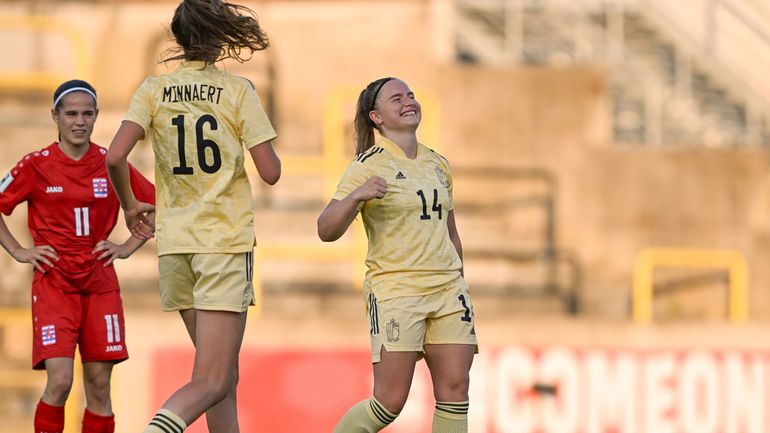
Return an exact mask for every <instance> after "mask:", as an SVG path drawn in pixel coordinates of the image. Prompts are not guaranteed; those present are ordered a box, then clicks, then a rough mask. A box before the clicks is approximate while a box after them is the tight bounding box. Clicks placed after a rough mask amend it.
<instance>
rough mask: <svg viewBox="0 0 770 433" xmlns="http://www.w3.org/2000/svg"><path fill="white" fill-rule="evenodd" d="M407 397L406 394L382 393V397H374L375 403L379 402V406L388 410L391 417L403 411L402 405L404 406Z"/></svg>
mask: <svg viewBox="0 0 770 433" xmlns="http://www.w3.org/2000/svg"><path fill="white" fill-rule="evenodd" d="M408 396H409V394H408V393H398V392H389V393H384V395H377V396H375V397H376V398H377V401H379V402H380V404H381V405H382V406H384V407H385V409H387V410H388V412H390V413H392V414H393V415H398V414H400V413H401V411H402V410H403V409H404V405H405V404H406V399H407V397H408Z"/></svg>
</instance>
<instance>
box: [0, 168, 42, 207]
mask: <svg viewBox="0 0 770 433" xmlns="http://www.w3.org/2000/svg"><path fill="white" fill-rule="evenodd" d="M27 161H28V159H27ZM29 167H30V164H29V162H28V163H27V164H25V163H24V160H22V161H20V162H19V163H17V164H16V165H15V166H14V167H13V168H12V169H11V171H9V172H8V174H6V175H5V177H3V179H2V180H0V212H2V213H3V214H5V215H10V214H11V212H13V210H14V209H15V208H16V206H17V205H18V204H19V203H21V202H23V201H26V200H27V199H28V198H29V196H30V195H31V194H32V186H33V185H34V181H33V180H32V179H30V177H31V175H30V173H31V172H30V170H29Z"/></svg>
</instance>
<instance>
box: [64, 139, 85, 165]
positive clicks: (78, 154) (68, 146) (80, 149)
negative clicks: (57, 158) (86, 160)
mask: <svg viewBox="0 0 770 433" xmlns="http://www.w3.org/2000/svg"><path fill="white" fill-rule="evenodd" d="M57 144H58V146H59V149H61V151H62V152H63V153H64V154H65V155H67V156H69V157H70V158H72V159H74V160H75V161H78V160H79V159H80V158H82V157H83V155H85V154H86V153H87V152H88V148H89V147H90V146H91V144H90V143H89V142H85V143H84V144H78V145H75V144H72V143H68V142H66V141H59V143H57Z"/></svg>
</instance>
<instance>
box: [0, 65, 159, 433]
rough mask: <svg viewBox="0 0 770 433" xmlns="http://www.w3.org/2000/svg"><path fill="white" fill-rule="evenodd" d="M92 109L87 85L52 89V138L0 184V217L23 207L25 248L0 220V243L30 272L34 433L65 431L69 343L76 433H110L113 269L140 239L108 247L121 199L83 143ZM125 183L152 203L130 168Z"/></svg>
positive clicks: (120, 342) (122, 355)
mask: <svg viewBox="0 0 770 433" xmlns="http://www.w3.org/2000/svg"><path fill="white" fill-rule="evenodd" d="M98 112H99V110H98V109H97V104H96V91H95V90H94V88H93V87H92V86H91V85H90V84H88V83H86V82H85V81H81V80H72V81H67V82H65V83H63V84H62V85H61V86H59V88H58V89H56V91H55V92H54V105H53V109H52V110H51V115H52V117H53V121H54V123H56V125H57V127H58V130H59V140H58V141H56V142H54V143H52V144H51V145H50V146H48V147H46V148H44V149H42V150H39V151H35V152H32V153H30V154H28V155H26V156H24V157H23V158H22V159H21V161H19V163H18V164H16V166H15V167H13V169H11V171H10V172H9V173H8V174H7V175H6V176H5V177H4V178H3V179H2V180H0V212H1V213H3V214H5V215H10V214H11V212H12V211H13V209H14V208H15V207H16V205H18V204H19V203H21V202H24V201H26V202H27V205H28V226H29V231H30V234H31V235H32V240H33V243H34V245H33V246H32V247H30V248H25V247H23V246H21V245H20V244H19V242H18V241H17V240H16V238H15V237H14V236H13V234H11V232H10V231H9V230H8V226H7V225H6V224H5V221H4V220H3V218H2V216H0V244H2V246H3V248H5V249H6V250H7V251H8V253H9V254H11V256H13V258H14V259H15V260H16V261H18V262H20V263H29V264H31V265H32V266H33V267H34V275H33V279H32V317H33V319H32V322H33V323H32V325H33V331H34V332H33V346H32V347H33V349H32V366H33V368H34V369H45V370H46V372H47V382H46V386H45V390H44V391H43V395H42V397H41V398H40V401H39V403H38V406H37V409H36V411H35V432H36V433H42V432H45V433H58V432H61V431H62V430H63V428H64V403H65V402H66V400H67V396H68V395H69V392H70V389H71V387H72V374H73V366H74V365H73V363H74V356H75V346H79V349H80V356H81V359H82V361H83V382H84V388H85V392H86V409H85V411H84V414H83V430H82V431H83V433H112V432H113V431H114V429H115V422H114V415H113V413H112V405H111V400H110V376H111V374H112V367H113V365H114V364H116V363H118V362H120V361H123V360H125V359H127V358H128V352H127V349H126V340H125V328H124V322H123V305H122V301H121V298H120V287H119V286H118V279H117V275H116V274H115V268H114V267H113V265H112V263H113V261H114V260H115V259H119V258H121V259H124V258H126V257H128V256H130V255H131V254H132V253H133V252H134V251H136V249H137V248H139V247H140V246H141V245H142V244H143V243H144V241H143V240H140V239H138V238H135V237H131V238H129V239H128V240H127V241H126V242H125V243H123V244H121V245H117V244H114V243H112V242H110V241H109V240H108V239H107V237H108V236H109V235H110V232H112V229H113V228H114V227H115V223H116V221H117V217H118V211H119V209H120V203H119V202H118V199H117V196H116V195H115V192H114V191H113V189H112V185H110V183H109V177H108V176H107V168H106V164H105V155H106V153H107V151H106V149H104V148H102V147H100V146H98V145H96V144H94V143H92V142H91V141H90V137H91V132H92V131H93V127H94V122H96V117H97V115H98ZM131 187H132V189H133V191H134V192H135V193H136V194H137V196H141V197H143V198H142V199H141V200H142V201H145V202H150V203H154V201H155V187H154V186H153V185H152V184H151V183H150V182H149V181H148V180H147V179H145V178H144V177H143V176H142V175H141V174H140V173H139V172H138V171H137V170H136V169H134V168H133V167H132V168H131Z"/></svg>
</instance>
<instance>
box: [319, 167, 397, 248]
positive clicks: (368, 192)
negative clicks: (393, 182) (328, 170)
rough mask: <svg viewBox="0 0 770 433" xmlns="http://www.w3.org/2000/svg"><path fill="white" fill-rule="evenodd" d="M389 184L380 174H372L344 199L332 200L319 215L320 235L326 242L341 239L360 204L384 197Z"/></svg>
mask: <svg viewBox="0 0 770 433" xmlns="http://www.w3.org/2000/svg"><path fill="white" fill-rule="evenodd" d="M387 192H388V184H387V182H386V181H385V179H383V178H381V177H379V176H372V177H370V178H369V179H367V181H366V182H365V183H364V184H363V185H361V186H359V187H358V188H356V189H355V190H354V191H353V192H351V193H350V194H348V196H347V197H345V198H344V199H342V200H332V201H330V202H329V204H328V205H326V209H324V210H323V212H321V215H320V216H319V217H318V237H319V238H321V240H322V241H324V242H332V241H336V240H337V239H339V238H340V237H341V236H342V235H343V234H345V232H346V231H347V230H348V227H350V224H351V223H352V222H353V220H354V219H355V218H356V214H358V205H359V204H360V203H361V202H365V201H367V200H371V199H373V198H383V197H385V193H387Z"/></svg>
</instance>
